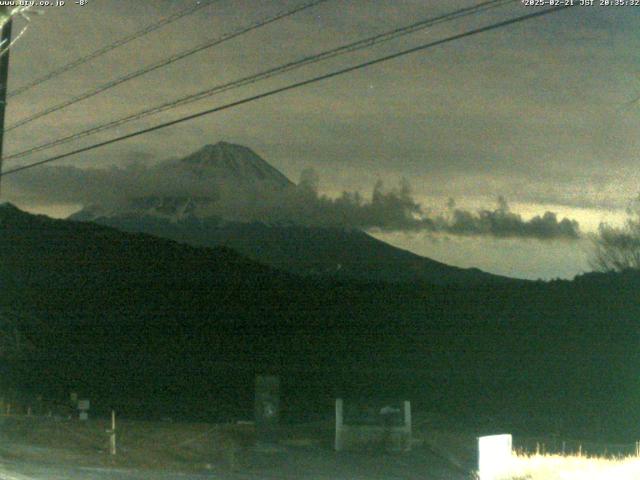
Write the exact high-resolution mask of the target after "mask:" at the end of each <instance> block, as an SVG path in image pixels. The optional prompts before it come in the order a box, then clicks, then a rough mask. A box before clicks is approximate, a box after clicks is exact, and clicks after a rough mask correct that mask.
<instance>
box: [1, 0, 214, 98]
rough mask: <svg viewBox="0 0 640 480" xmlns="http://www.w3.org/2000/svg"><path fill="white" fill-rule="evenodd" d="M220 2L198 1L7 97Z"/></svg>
mask: <svg viewBox="0 0 640 480" xmlns="http://www.w3.org/2000/svg"><path fill="white" fill-rule="evenodd" d="M218 1H220V0H202V1H198V2H197V3H196V4H194V5H191V6H189V7H187V8H184V9H182V10H180V11H178V12H176V13H174V14H172V15H169V16H168V17H165V18H163V19H162V20H160V21H158V22H156V23H152V24H150V25H147V26H146V27H144V28H143V29H141V30H138V31H137V32H134V33H132V34H130V35H127V36H125V37H122V38H120V39H119V40H116V41H115V42H113V43H110V44H109V45H105V46H104V47H101V48H99V49H97V50H95V51H93V52H91V53H88V54H87V55H84V56H82V57H79V58H76V59H75V60H72V61H71V62H69V63H67V64H65V65H62V66H61V67H59V68H56V69H55V70H52V71H51V72H49V73H46V74H44V75H42V76H41V77H38V78H36V79H35V80H33V81H31V82H29V83H27V84H25V85H23V86H21V87H18V88H16V89H14V90H12V91H11V92H10V93H9V95H8V97H9V98H10V97H15V96H17V95H20V94H22V93H24V92H26V91H27V90H30V89H32V88H33V87H36V86H38V85H40V84H41V83H44V82H46V81H48V80H51V79H52V78H55V77H57V76H59V75H62V74H63V73H65V72H68V71H69V70H72V69H74V68H76V67H79V66H80V65H82V64H84V63H87V62H89V61H91V60H93V59H95V58H97V57H100V56H101V55H104V54H105V53H108V52H110V51H111V50H115V49H116V48H118V47H122V46H123V45H126V44H127V43H130V42H133V41H134V40H137V39H138V38H141V37H144V36H145V35H148V34H149V33H151V32H153V31H155V30H158V29H160V28H162V27H164V26H166V25H169V24H171V23H173V22H175V21H177V20H180V19H181V18H183V17H186V16H187V15H191V14H193V13H195V12H197V11H198V10H201V9H203V8H205V7H208V6H209V5H212V4H213V3H216V2H218Z"/></svg>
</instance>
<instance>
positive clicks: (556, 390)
mask: <svg viewBox="0 0 640 480" xmlns="http://www.w3.org/2000/svg"><path fill="white" fill-rule="evenodd" d="M0 210H1V211H0V281H1V282H2V290H1V293H0V308H1V311H0V314H1V315H2V318H3V326H2V328H3V329H4V330H3V331H4V332H5V335H4V337H3V338H4V339H5V345H4V346H3V352H4V353H5V360H4V369H5V375H4V377H3V378H6V380H5V388H6V389H11V388H15V389H17V390H18V391H20V392H21V393H22V395H25V396H31V397H35V396H36V395H38V394H41V395H43V396H44V397H47V398H59V399H61V400H64V399H66V398H68V394H69V392H70V391H77V392H79V393H80V394H81V395H82V396H86V397H89V398H91V400H92V409H94V411H96V412H101V411H102V412H106V411H107V410H109V409H111V408H115V409H116V410H117V411H118V412H120V415H123V416H128V417H138V418H164V417H173V418H181V419H190V420H207V421H214V420H215V421H217V420H229V419H238V418H250V417H251V416H252V408H253V382H254V375H255V374H257V373H275V374H279V375H281V378H282V388H283V392H282V393H283V414H284V418H285V420H287V421H300V420H305V421H309V420H313V419H316V418H319V417H322V418H324V417H326V416H327V415H328V416H330V415H331V412H332V402H333V399H334V398H335V397H336V396H338V395H341V396H347V397H367V396H370V395H374V396H378V397H380V396H388V397H401V398H408V399H410V400H412V402H413V405H414V409H415V410H417V411H421V412H432V413H437V414H441V415H444V416H448V417H451V418H458V419H462V420H464V421H466V422H468V424H470V425H471V424H474V425H478V428H480V429H482V430H485V431H489V430H505V429H508V430H509V431H512V432H514V433H517V432H519V431H527V432H531V433H534V432H536V431H540V432H545V433H558V434H561V435H580V436H586V437H598V438H600V439H608V438H611V439H625V440H626V439H637V438H638V436H639V435H640V431H639V430H640V427H639V426H638V425H640V422H639V420H640V418H638V417H640V414H639V412H640V409H639V408H638V405H640V375H638V371H639V369H640V353H639V349H638V346H639V345H640V342H639V328H638V326H639V321H640V302H639V301H638V300H639V298H638V297H639V296H638V291H640V290H639V287H640V275H639V274H638V273H634V272H627V273H620V274H588V275H584V276H581V277H579V278H577V279H575V280H574V281H570V282H569V281H556V282H550V283H543V282H531V283H523V282H514V283H508V282H506V283H504V284H499V285H496V284H494V285H486V286H481V285H475V286H473V288H469V287H465V286H450V287H447V286H430V285H426V284H424V285H412V284H397V285H391V284H386V283H367V282H362V281H361V282H355V281H349V280H331V279H324V280H318V279H315V280H314V279H304V278H299V277H295V276H292V275H289V274H284V273H280V272H278V271H276V270H273V269H271V268H268V267H264V266H261V265H259V264H256V263H253V262H251V261H249V260H245V259H244V258H242V257H240V256H239V255H237V254H235V253H234V252H232V251H230V250H225V249H204V248H194V247H188V246H185V245H182V244H178V243H174V242H171V241H168V240H161V239H157V238H154V237H149V236H146V235H141V234H125V233H120V232H118V231H116V230H113V229H110V228H107V227H101V226H97V225H93V224H84V223H76V222H69V221H53V220H50V219H47V218H45V217H35V216H31V215H28V214H25V213H23V212H20V211H19V210H17V209H15V208H14V207H11V206H3V207H0ZM14 327H16V328H17V330H18V332H19V334H20V338H21V339H22V340H21V342H20V345H18V346H16V345H13V344H11V342H10V341H9V340H8V339H9V338H13V337H11V335H9V334H8V333H7V332H11V331H13V330H12V329H13V328H14Z"/></svg>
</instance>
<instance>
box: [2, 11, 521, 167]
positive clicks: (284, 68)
mask: <svg viewBox="0 0 640 480" xmlns="http://www.w3.org/2000/svg"><path fill="white" fill-rule="evenodd" d="M514 1H517V0H491V1H487V2H482V3H479V4H477V5H474V6H472V7H467V8H462V9H459V10H456V11H453V12H450V13H446V14H444V15H438V16H436V17H429V18H427V19H424V20H420V21H418V22H414V23H412V24H410V25H406V26H404V27H400V28H396V29H393V30H391V31H388V32H384V33H381V34H378V35H374V36H371V37H367V38H365V39H362V40H358V41H356V42H352V43H349V44H347V45H342V46H340V47H338V48H334V49H331V50H325V51H323V52H321V53H318V54H314V55H309V56H306V57H303V58H301V59H299V60H296V61H293V62H288V63H286V64H284V65H280V66H278V67H276V68H271V69H268V70H266V71H263V72H260V73H257V74H254V75H250V76H248V77H243V78H240V79H238V80H235V81H232V82H227V83H224V84H221V85H216V86H214V87H211V88H207V89H205V90H203V91H200V92H197V93H195V94H190V95H187V96H184V97H181V98H179V99H177V100H172V101H171V102H166V103H163V104H161V105H157V106H154V107H152V108H147V109H145V110H142V111H140V112H136V113H133V114H131V115H127V116H125V117H122V118H119V119H117V120H113V121H111V122H108V123H106V124H102V125H98V126H95V127H92V128H89V129H86V130H83V131H81V132H77V133H75V134H73V135H68V136H66V137H62V138H59V139H55V140H53V141H50V142H47V143H45V144H41V145H38V146H36V147H31V148H29V149H27V150H23V151H21V152H16V153H13V154H11V155H7V156H5V157H4V160H10V159H15V158H21V157H24V156H26V155H29V154H32V153H36V152H40V151H43V150H47V149H49V148H52V147H55V146H58V145H62V144H64V143H68V142H71V141H73V140H78V139H80V138H83V137H86V136H88V135H91V134H94V133H98V132H101V131H105V130H109V129H112V128H115V127H118V126H121V125H124V124H125V123H128V122H131V121H134V120H139V119H142V118H144V117H147V116H149V115H153V114H157V113H161V112H163V111H167V110H171V109H174V108H176V107H179V106H183V105H187V104H189V103H193V102H196V101H198V100H202V99H203V98H207V97H210V96H212V95H215V94H218V93H222V92H226V91H229V90H232V89H235V88H239V87H242V86H245V85H250V84H252V83H255V82H258V81H261V80H265V79H268V78H271V77H273V76H275V75H281V74H284V73H287V72H290V71H292V70H295V69H298V68H301V67H304V66H306V65H309V64H312V63H316V62H320V61H323V60H326V59H329V58H333V57H335V56H338V55H344V54H347V53H352V52H355V51H358V50H362V49H365V48H371V47H373V46H375V45H377V44H379V43H383V42H388V41H390V40H393V39H395V38H398V37H400V36H403V35H408V34H411V33H414V32H416V31H419V30H421V29H424V28H428V27H432V26H434V25H437V24H440V23H443V22H450V21H454V20H457V19H459V18H462V17H465V16H469V15H477V14H479V13H481V12H485V11H487V10H489V9H492V8H497V7H501V6H504V5H506V4H509V3H514Z"/></svg>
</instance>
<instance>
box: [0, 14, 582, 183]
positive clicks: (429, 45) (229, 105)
mask: <svg viewBox="0 0 640 480" xmlns="http://www.w3.org/2000/svg"><path fill="white" fill-rule="evenodd" d="M566 8H571V5H562V6H559V7H553V8H549V9H546V10H540V11H536V12H533V13H528V14H526V15H521V16H519V17H514V18H510V19H508V20H503V21H501V22H497V23H492V24H490V25H486V26H484V27H480V28H476V29H473V30H468V31H466V32H463V33H459V34H456V35H451V36H449V37H446V38H443V39H441V40H436V41H433V42H429V43H425V44H422V45H418V46H417V47H412V48H409V49H406V50H402V51H400V52H396V53H393V54H390V55H386V56H383V57H379V58H376V59H374V60H369V61H367V62H363V63H359V64H357V65H354V66H351V67H346V68H342V69H339V70H334V71H332V72H329V73H326V74H324V75H319V76H317V77H313V78H310V79H308V80H303V81H300V82H296V83H292V84H289V85H286V86H284V87H279V88H275V89H273V90H269V91H267V92H263V93H259V94H257V95H252V96H250V97H245V98H243V99H241V100H236V101H234V102H231V103H227V104H225V105H221V106H218V107H214V108H210V109H208V110H204V111H201V112H198V113H194V114H191V115H187V116H185V117H181V118H178V119H176V120H171V121H169V122H165V123H161V124H159V125H155V126H153V127H149V128H145V129H142V130H138V131H136V132H132V133H128V134H126V135H122V136H119V137H116V138H112V139H110V140H105V141H103V142H99V143H95V144H93V145H89V146H87V147H82V148H79V149H77V150H73V151H71V152H67V153H63V154H60V155H56V156H53V157H49V158H46V159H44V160H40V161H37V162H33V163H30V164H27V165H22V166H20V167H15V168H13V169H11V170H8V171H6V172H4V173H1V174H0V176H5V175H10V174H13V173H17V172H20V171H23V170H27V169H30V168H34V167H37V166H40V165H44V164H46V163H51V162H54V161H57V160H61V159H63V158H67V157H71V156H73V155H77V154H79V153H84V152H88V151H90V150H95V149H97V148H100V147H104V146H106V145H111V144H113V143H117V142H121V141H123V140H128V139H130V138H134V137H137V136H140V135H144V134H146V133H151V132H154V131H157V130H161V129H163V128H167V127H170V126H173V125H177V124H179V123H184V122H187V121H189V120H194V119H196V118H200V117H204V116H206V115H210V114H212V113H217V112H220V111H223V110H228V109H230V108H234V107H238V106H240V105H244V104H246V103H249V102H253V101H256V100H261V99H263V98H267V97H271V96H273V95H277V94H279V93H283V92H287V91H289V90H294V89H297V88H300V87H304V86H306V85H311V84H313V83H318V82H321V81H323V80H328V79H330V78H333V77H337V76H339V75H343V74H345V73H350V72H353V71H356V70H360V69H363V68H366V67H370V66H373V65H377V64H379V63H383V62H386V61H389V60H393V59H395V58H399V57H403V56H405V55H409V54H412V53H416V52H419V51H422V50H427V49H429V48H432V47H436V46H438V45H443V44H445V43H449V42H452V41H455V40H460V39H462V38H466V37H470V36H472V35H476V34H479V33H483V32H488V31H491V30H497V29H499V28H502V27H506V26H509V25H513V24H515V23H519V22H523V21H525V20H530V19H533V18H537V17H541V16H543V15H548V14H550V13H555V12H558V11H561V10H564V9H566Z"/></svg>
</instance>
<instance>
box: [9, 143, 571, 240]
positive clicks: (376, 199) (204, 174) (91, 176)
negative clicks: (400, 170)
mask: <svg viewBox="0 0 640 480" xmlns="http://www.w3.org/2000/svg"><path fill="white" fill-rule="evenodd" d="M6 180H7V188H8V190H9V189H10V195H11V196H13V197H16V196H18V197H20V198H23V199H25V200H29V201H46V202H65V203H79V204H82V205H84V206H85V207H90V208H89V209H88V211H89V210H91V209H92V211H93V213H92V214H93V215H109V212H119V213H122V212H123V211H124V212H126V211H129V212H135V213H138V214H144V213H147V214H148V213H150V212H152V213H153V214H157V215H167V216H169V217H170V216H172V215H174V216H175V215H178V214H185V213H188V214H192V215H196V216H202V217H207V216H215V217H221V218H224V219H228V220H234V221H243V222H244V221H246V222H252V221H260V222H267V223H280V224H298V225H304V226H324V227H328V226H330V227H336V226H337V227H343V228H355V229H362V230H379V231H386V232H398V231H407V232H409V231H411V232H426V233H445V234H449V235H461V236H487V237H496V238H507V237H512V238H514V237H515V238H536V239H542V240H547V239H558V238H562V239H577V238H578V237H579V236H580V229H579V226H578V223H577V222H576V221H574V220H570V219H567V218H563V219H561V220H560V219H558V217H557V215H556V214H555V213H553V212H549V211H547V212H544V213H543V214H541V215H537V216H535V217H533V218H531V219H528V220H526V219H524V218H523V217H522V216H521V215H519V214H517V213H514V212H511V211H510V209H509V206H508V204H507V202H506V201H505V200H504V199H503V198H499V200H498V205H497V207H496V208H495V209H481V210H479V211H470V210H465V209H461V208H456V207H455V204H454V203H451V204H450V205H449V209H448V211H447V212H445V213H439V214H433V213H429V210H428V209H427V208H425V207H424V206H423V205H421V204H420V203H419V202H418V201H417V200H416V199H415V198H414V196H413V194H412V191H411V187H410V185H409V182H407V181H406V180H405V181H402V182H401V183H400V185H398V186H397V187H396V188H390V189H388V188H385V186H384V185H383V183H382V182H381V181H379V182H377V183H376V184H375V186H374V188H373V190H372V193H371V196H370V198H365V197H363V196H362V195H361V194H360V193H359V192H343V193H342V194H341V195H340V196H338V197H336V198H330V197H328V196H326V195H323V194H321V193H320V192H319V177H318V175H317V174H316V173H315V172H314V171H312V170H305V171H304V172H303V173H302V175H301V178H300V182H299V183H298V184H297V185H296V184H294V183H292V182H290V181H289V180H288V179H287V178H286V177H285V176H284V175H283V174H282V173H280V172H279V171H278V170H276V169H275V168H273V167H272V166H271V165H269V164H268V163H267V162H266V161H264V160H263V159H261V158H260V157H259V156H258V155H256V154H255V153H254V152H253V151H251V150H250V149H248V148H246V147H241V146H237V145H231V144H227V143H224V142H220V143H218V144H216V145H209V146H206V147H204V148H203V149H201V150H199V151H198V152H195V153H194V154H192V155H189V156H188V157H186V158H184V159H181V160H168V161H165V162H161V163H158V164H155V165H153V166H145V165H142V164H140V163H132V164H130V165H128V166H124V167H116V166H113V167H110V168H101V169H80V168H77V167H71V166H47V167H42V168H38V169H31V170H27V171H24V172H21V173H20V174H19V175H14V176H10V177H7V179H6Z"/></svg>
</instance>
